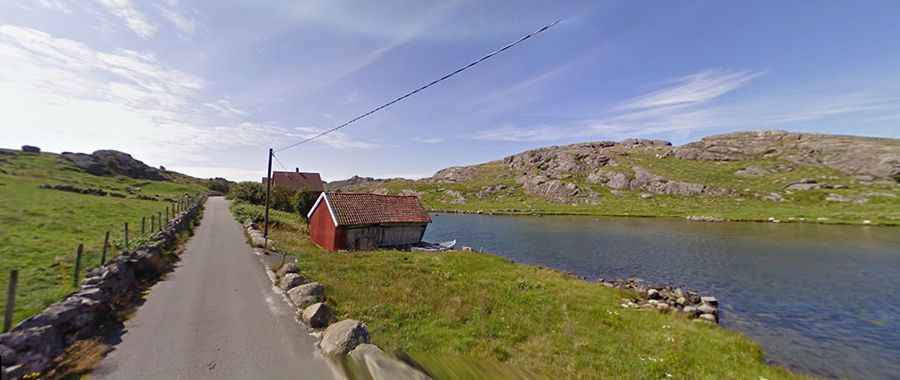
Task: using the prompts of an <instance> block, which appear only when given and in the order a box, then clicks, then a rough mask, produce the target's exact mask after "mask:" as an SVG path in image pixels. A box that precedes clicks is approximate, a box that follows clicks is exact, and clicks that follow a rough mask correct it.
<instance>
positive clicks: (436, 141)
mask: <svg viewBox="0 0 900 380" xmlns="http://www.w3.org/2000/svg"><path fill="white" fill-rule="evenodd" d="M412 140H413V141H415V142H418V143H422V144H440V143H442V142H444V139H442V138H440V137H413V139H412Z"/></svg>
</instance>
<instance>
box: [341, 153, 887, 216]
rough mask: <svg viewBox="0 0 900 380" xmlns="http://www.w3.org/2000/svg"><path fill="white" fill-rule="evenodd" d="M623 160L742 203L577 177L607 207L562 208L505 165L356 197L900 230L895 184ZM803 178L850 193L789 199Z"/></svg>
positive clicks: (433, 205) (800, 170) (803, 172)
mask: <svg viewBox="0 0 900 380" xmlns="http://www.w3.org/2000/svg"><path fill="white" fill-rule="evenodd" d="M616 160H617V161H618V166H617V167H615V168H609V169H610V170H617V171H621V172H626V173H630V172H631V167H632V166H633V165H637V166H641V167H644V168H646V169H648V170H650V171H651V172H652V173H654V174H657V175H661V176H663V177H666V178H669V179H671V180H680V181H686V182H693V183H702V184H706V185H710V186H715V187H720V188H728V189H732V190H734V191H735V192H736V193H737V195H735V196H728V197H724V196H723V197H712V196H694V197H685V196H671V195H656V196H654V197H653V198H651V199H641V197H640V193H639V192H636V191H623V192H619V193H618V194H614V193H613V192H611V191H610V190H609V189H608V188H607V187H605V186H604V185H600V184H589V183H587V182H586V181H585V178H584V177H583V176H579V175H573V176H571V177H570V178H568V179H566V181H570V182H575V183H577V184H579V185H581V186H585V187H588V188H590V189H591V190H593V191H595V192H596V193H598V194H599V195H600V201H599V203H598V204H595V205H592V204H578V205H570V204H559V203H553V202H549V201H547V200H545V199H542V198H539V197H534V196H530V195H527V194H525V192H524V191H523V190H522V188H521V186H519V185H518V184H517V183H516V182H515V174H514V173H512V172H511V171H510V170H509V169H507V168H506V165H505V164H504V163H502V162H499V161H495V162H489V163H486V164H482V165H478V166H477V175H476V176H475V177H474V178H472V179H471V180H469V181H466V182H461V183H442V182H431V181H427V180H422V181H411V180H392V181H388V182H386V183H375V184H365V185H362V186H359V187H357V188H356V189H354V191H375V190H379V189H383V190H387V191H388V192H389V193H392V194H397V193H400V192H402V191H404V190H415V191H418V192H420V193H421V199H422V202H423V204H424V205H425V206H426V207H427V208H429V209H430V210H434V211H457V212H484V213H506V214H543V215H551V214H570V215H608V216H666V217H686V216H691V215H703V216H712V217H719V218H724V219H728V220H735V221H765V220H768V219H769V218H775V219H779V220H781V221H783V222H813V223H842V224H862V223H864V221H865V220H868V221H869V222H870V223H871V224H873V225H875V224H878V225H895V226H896V225H900V186H897V185H896V184H889V183H875V184H872V185H867V186H864V185H862V184H860V183H858V182H857V181H855V180H853V179H852V178H851V177H849V176H847V175H844V174H842V173H840V172H837V171H835V170H832V169H829V168H827V167H822V166H799V165H792V166H793V167H794V168H793V170H791V171H784V172H775V173H772V174H769V175H765V176H761V177H744V176H738V175H735V174H734V172H735V171H737V170H738V169H741V168H744V167H747V166H750V165H754V166H760V167H763V168H774V167H776V166H777V165H779V164H786V162H780V161H776V160H755V161H741V162H712V161H693V160H681V159H676V158H664V159H659V158H656V157H655V156H653V155H652V154H649V153H632V154H629V155H628V156H619V157H617V158H616ZM802 178H815V179H817V180H819V181H820V182H822V183H828V184H834V185H846V186H848V188H847V189H836V190H835V189H821V190H810V191H794V192H792V193H791V194H788V193H787V192H786V191H785V189H784V188H785V186H787V185H788V184H790V183H792V182H794V181H797V180H799V179H802ZM495 184H505V185H508V186H509V188H508V189H507V190H504V191H501V192H499V193H497V194H494V195H492V196H490V197H488V198H484V199H480V198H478V197H477V195H476V194H477V193H478V192H479V191H480V190H481V189H483V188H484V187H485V186H489V185H495ZM442 190H455V191H458V192H460V193H462V195H463V196H464V197H465V199H466V202H465V203H464V204H453V203H450V202H448V201H447V200H448V199H447V198H446V196H445V195H444V194H445V193H444V191H442ZM772 192H778V193H780V194H781V195H782V196H783V197H784V201H782V202H774V201H769V200H765V199H761V198H760V197H759V196H756V195H757V194H763V195H764V194H769V193H772ZM868 193H882V194H888V196H885V195H880V196H873V195H868V196H867V198H868V199H869V201H868V202H866V203H864V204H854V203H846V202H829V201H826V200H825V199H826V197H827V196H828V194H840V195H843V196H849V197H853V196H865V195H866V194H868ZM889 195H893V197H891V196H889Z"/></svg>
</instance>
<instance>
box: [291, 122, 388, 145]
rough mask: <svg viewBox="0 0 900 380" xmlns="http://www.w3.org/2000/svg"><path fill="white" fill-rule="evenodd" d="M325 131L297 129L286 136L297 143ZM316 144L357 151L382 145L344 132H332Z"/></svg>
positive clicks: (320, 138) (311, 128)
mask: <svg viewBox="0 0 900 380" xmlns="http://www.w3.org/2000/svg"><path fill="white" fill-rule="evenodd" d="M324 131H325V129H320V128H313V127H297V128H294V129H293V130H290V131H285V133H284V135H286V136H289V137H293V138H294V139H295V140H297V141H302V140H305V139H308V138H311V137H314V136H316V135H318V134H320V133H322V132H324ZM313 141H314V142H317V143H320V144H324V145H327V146H330V147H332V148H338V149H347V148H356V149H374V148H378V147H380V146H381V145H380V144H377V143H375V142H371V141H367V140H360V139H357V138H355V137H353V136H352V135H349V134H346V133H344V132H340V131H337V132H332V133H329V134H327V135H325V136H322V137H318V138H317V139H316V140H313Z"/></svg>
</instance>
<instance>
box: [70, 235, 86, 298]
mask: <svg viewBox="0 0 900 380" xmlns="http://www.w3.org/2000/svg"><path fill="white" fill-rule="evenodd" d="M83 252H84V244H78V250H77V251H75V276H73V278H72V287H73V288H77V287H78V276H80V275H81V254H82V253H83Z"/></svg>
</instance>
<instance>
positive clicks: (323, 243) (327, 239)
mask: <svg viewBox="0 0 900 380" xmlns="http://www.w3.org/2000/svg"><path fill="white" fill-rule="evenodd" d="M309 237H310V239H312V241H313V242H314V243H316V244H318V245H319V246H320V247H322V248H325V249H327V250H329V251H337V250H339V249H344V234H343V231H342V230H341V229H340V228H337V227H335V226H334V221H333V220H332V219H331V213H329V212H328V205H326V204H325V202H324V201H322V202H319V205H318V207H316V209H315V211H313V214H312V217H310V218H309Z"/></svg>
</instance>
